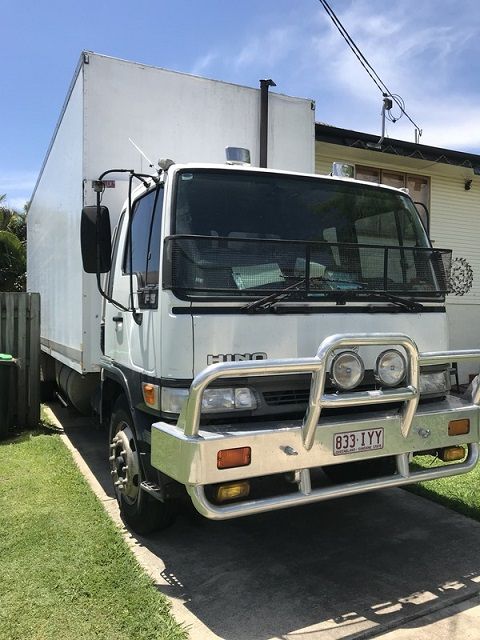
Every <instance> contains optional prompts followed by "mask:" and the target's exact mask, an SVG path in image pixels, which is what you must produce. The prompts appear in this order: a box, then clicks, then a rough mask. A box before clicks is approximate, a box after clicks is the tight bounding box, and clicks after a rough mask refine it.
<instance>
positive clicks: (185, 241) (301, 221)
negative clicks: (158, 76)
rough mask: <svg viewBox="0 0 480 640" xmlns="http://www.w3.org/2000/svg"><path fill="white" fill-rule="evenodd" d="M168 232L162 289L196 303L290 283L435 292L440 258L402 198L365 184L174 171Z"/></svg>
mask: <svg viewBox="0 0 480 640" xmlns="http://www.w3.org/2000/svg"><path fill="white" fill-rule="evenodd" d="M172 234H173V235H172V236H171V237H170V238H169V239H168V241H169V242H170V243H171V248H170V251H169V252H167V255H168V256H169V258H168V259H169V260H170V265H171V266H170V276H171V278H170V279H171V282H170V285H171V288H173V289H183V290H184V291H190V292H193V291H195V292H196V295H201V294H202V293H203V295H208V294H210V295H212V294H215V293H222V295H227V296H228V297H231V296H235V297H237V296H239V295H241V296H245V295H248V294H250V295H252V296H253V295H254V294H255V295H257V292H258V294H259V295H261V294H265V292H266V291H269V290H272V291H275V290H278V289H280V288H284V287H285V286H289V285H290V284H291V283H292V282H295V281H298V282H299V295H300V294H308V295H309V296H312V295H315V296H317V297H318V296H323V297H326V296H328V293H329V292H332V291H336V292H338V291H339V290H341V291H349V292H351V293H353V292H357V294H365V293H367V292H378V291H392V292H396V293H405V294H408V295H411V296H417V297H418V296H421V295H431V294H436V296H438V295H439V294H440V293H442V292H443V291H444V289H445V286H444V285H445V283H444V280H445V261H446V259H447V258H448V256H446V255H445V256H439V255H437V254H438V251H437V250H434V249H432V248H431V247H430V244H429V241H428V238H427V235H426V232H425V229H424V227H423V225H422V223H421V221H420V218H419V216H418V213H417V210H416V208H415V206H414V204H413V203H412V201H411V200H410V198H409V197H407V196H406V195H404V194H402V193H400V192H397V191H393V190H389V189H386V188H383V187H378V186H374V185H371V186H370V185H365V184H361V183H358V182H347V181H342V180H337V179H322V178H314V177H302V176H298V177H297V176H288V175H282V174H267V173H255V172H253V171H252V172H249V171H243V170H242V171H238V170H231V169H225V170H209V169H198V170H182V171H181V172H179V174H178V181H177V188H176V198H175V208H174V216H173V222H172ZM447 253H448V252H447ZM434 255H435V259H433V256H434ZM442 261H443V262H442ZM440 263H441V264H440ZM167 280H168V278H167ZM168 286H169V285H168V283H167V287H168Z"/></svg>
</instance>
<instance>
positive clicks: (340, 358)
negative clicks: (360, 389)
mask: <svg viewBox="0 0 480 640" xmlns="http://www.w3.org/2000/svg"><path fill="white" fill-rule="evenodd" d="M364 373H365V366H364V364H363V361H362V359H361V358H360V356H358V355H357V354H356V353H355V352H354V351H343V352H342V353H339V354H338V355H336V356H335V358H334V359H333V360H332V366H331V369H330V375H331V377H332V382H333V384H334V385H335V386H336V387H338V388H339V389H343V390H344V391H348V390H350V389H354V388H355V387H357V386H358V385H359V384H360V383H361V381H362V380H363V375H364Z"/></svg>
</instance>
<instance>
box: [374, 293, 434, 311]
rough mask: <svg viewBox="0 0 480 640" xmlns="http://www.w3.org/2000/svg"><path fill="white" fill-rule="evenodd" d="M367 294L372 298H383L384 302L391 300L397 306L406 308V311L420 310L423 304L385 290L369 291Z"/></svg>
mask: <svg viewBox="0 0 480 640" xmlns="http://www.w3.org/2000/svg"><path fill="white" fill-rule="evenodd" d="M368 295H369V296H372V297H374V298H378V299H379V300H384V301H385V302H392V303H393V304H396V305H398V306H399V307H403V308H404V309H408V311H422V309H423V304H420V302H415V301H414V300H408V299H407V298H402V297H401V296H396V295H394V294H393V293H386V292H385V291H374V292H371V293H369V294H368Z"/></svg>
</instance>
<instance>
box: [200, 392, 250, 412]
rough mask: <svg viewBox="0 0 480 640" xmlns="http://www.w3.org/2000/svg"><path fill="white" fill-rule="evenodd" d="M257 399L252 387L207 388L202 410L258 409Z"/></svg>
mask: <svg viewBox="0 0 480 640" xmlns="http://www.w3.org/2000/svg"><path fill="white" fill-rule="evenodd" d="M256 408H257V400H256V398H255V395H254V393H253V391H252V390H251V389H249V388H248V387H241V388H238V389H216V388H209V389H205V391H204V392H203V398H202V411H203V412H204V413H209V412H210V411H235V410H237V409H256Z"/></svg>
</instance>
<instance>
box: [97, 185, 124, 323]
mask: <svg viewBox="0 0 480 640" xmlns="http://www.w3.org/2000/svg"><path fill="white" fill-rule="evenodd" d="M102 175H103V174H102ZM102 193H103V191H97V224H96V233H97V245H99V244H100V243H99V240H100V239H99V234H100V229H99V225H98V212H99V211H100V204H101V200H102V196H101V194H102ZM96 275H97V289H98V291H99V292H100V295H101V296H102V297H103V298H105V300H107V301H108V302H111V303H112V304H114V305H115V306H116V307H119V308H120V309H121V310H122V311H130V309H127V307H125V306H124V305H123V304H121V303H120V302H117V301H116V300H114V299H113V298H111V297H110V296H109V295H108V294H107V293H106V291H104V290H103V289H102V283H101V280H100V254H99V252H98V251H97V273H96Z"/></svg>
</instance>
